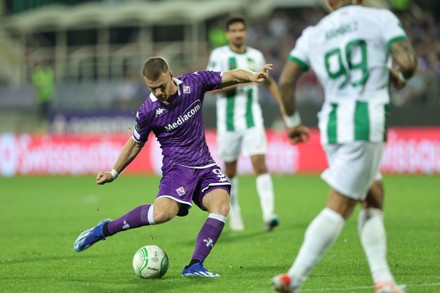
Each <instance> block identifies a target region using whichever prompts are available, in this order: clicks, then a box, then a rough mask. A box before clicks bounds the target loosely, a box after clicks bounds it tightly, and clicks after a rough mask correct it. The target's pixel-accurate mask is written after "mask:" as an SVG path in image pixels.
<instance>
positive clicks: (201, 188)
mask: <svg viewBox="0 0 440 293" xmlns="http://www.w3.org/2000/svg"><path fill="white" fill-rule="evenodd" d="M216 188H221V189H224V190H226V191H227V192H228V193H229V192H230V190H231V183H230V182H229V181H228V179H227V178H226V176H225V175H224V174H223V172H222V171H221V169H220V168H219V167H218V166H217V165H214V166H212V167H208V168H205V169H195V168H191V167H184V166H180V165H174V166H173V167H172V169H171V170H170V171H168V172H167V173H166V174H165V175H164V176H163V177H162V179H161V180H160V186H159V192H158V193H157V197H156V198H160V197H168V198H170V199H172V200H175V201H177V202H178V203H181V204H182V205H181V208H180V210H179V213H178V214H177V215H178V216H186V215H187V214H188V209H189V208H191V207H192V202H194V203H195V204H196V205H197V206H198V207H199V208H200V209H202V210H206V209H205V207H204V206H203V205H202V199H203V197H204V196H205V195H206V194H207V193H208V192H209V191H211V190H213V189H216Z"/></svg>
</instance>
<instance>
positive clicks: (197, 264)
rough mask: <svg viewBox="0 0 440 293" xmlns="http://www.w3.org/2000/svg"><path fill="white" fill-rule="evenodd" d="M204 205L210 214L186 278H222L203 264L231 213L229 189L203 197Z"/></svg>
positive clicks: (213, 190) (209, 193) (198, 236)
mask: <svg viewBox="0 0 440 293" xmlns="http://www.w3.org/2000/svg"><path fill="white" fill-rule="evenodd" d="M202 205H203V207H204V208H205V209H206V210H207V211H208V212H209V216H208V219H207V220H206V222H205V223H204V224H203V226H202V229H201V230H200V232H199V234H198V235H197V239H196V247H195V249H194V253H193V256H192V259H191V262H190V264H189V265H188V266H186V267H185V268H184V270H183V272H182V275H183V276H185V277H211V278H212V277H214V278H215V277H220V275H218V274H215V273H211V272H209V271H208V270H207V269H206V268H205V267H204V266H203V262H204V261H205V259H206V257H207V256H208V255H209V253H210V252H211V250H212V249H213V248H214V245H215V243H216V242H217V239H218V238H219V237H220V234H221V233H222V231H223V227H224V226H225V222H226V217H227V215H228V212H229V194H228V191H227V189H223V188H216V189H212V190H211V191H209V192H208V193H207V194H206V195H204V196H203V199H202Z"/></svg>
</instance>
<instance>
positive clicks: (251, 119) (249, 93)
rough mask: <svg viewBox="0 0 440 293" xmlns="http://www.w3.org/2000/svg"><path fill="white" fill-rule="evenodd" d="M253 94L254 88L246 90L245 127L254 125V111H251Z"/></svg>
mask: <svg viewBox="0 0 440 293" xmlns="http://www.w3.org/2000/svg"><path fill="white" fill-rule="evenodd" d="M253 94H254V90H253V89H249V90H248V91H247V99H246V125H247V128H251V127H254V126H255V121H254V113H253V112H252V102H253V99H252V96H253Z"/></svg>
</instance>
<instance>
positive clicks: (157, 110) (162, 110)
mask: <svg viewBox="0 0 440 293" xmlns="http://www.w3.org/2000/svg"><path fill="white" fill-rule="evenodd" d="M163 112H165V109H164V108H157V109H156V117H157V116H160V115H162V114H163Z"/></svg>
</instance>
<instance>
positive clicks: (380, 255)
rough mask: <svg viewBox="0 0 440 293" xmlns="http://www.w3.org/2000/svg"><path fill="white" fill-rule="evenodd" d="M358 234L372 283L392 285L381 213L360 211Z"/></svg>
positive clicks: (377, 210) (373, 209) (373, 210)
mask: <svg viewBox="0 0 440 293" xmlns="http://www.w3.org/2000/svg"><path fill="white" fill-rule="evenodd" d="M358 232H359V237H360V239H361V243H362V247H363V248H364V251H365V255H366V256H367V260H368V264H369V266H370V271H371V275H372V277H373V281H374V282H378V281H387V282H391V283H394V278H393V275H392V274H391V271H390V268H389V266H388V262H387V256H386V255H387V240H386V232H385V226H384V223H383V212H382V211H381V210H380V209H376V208H369V209H362V210H361V212H360V213H359V218H358Z"/></svg>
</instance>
